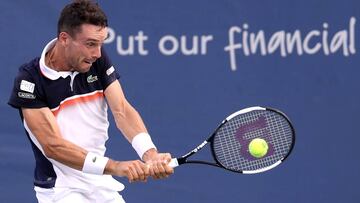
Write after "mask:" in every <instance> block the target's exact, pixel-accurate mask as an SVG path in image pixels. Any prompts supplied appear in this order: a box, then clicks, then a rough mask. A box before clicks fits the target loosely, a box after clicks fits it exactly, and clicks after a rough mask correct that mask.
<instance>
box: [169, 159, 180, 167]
mask: <svg viewBox="0 0 360 203" xmlns="http://www.w3.org/2000/svg"><path fill="white" fill-rule="evenodd" d="M168 166H170V167H172V168H175V167H177V166H179V162H178V160H177V158H173V159H171V161H170V162H169V164H168Z"/></svg>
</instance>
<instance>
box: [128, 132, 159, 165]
mask: <svg viewBox="0 0 360 203" xmlns="http://www.w3.org/2000/svg"><path fill="white" fill-rule="evenodd" d="M131 145H132V147H133V148H134V149H135V151H136V153H137V154H138V155H139V157H140V159H142V157H143V155H144V153H145V152H146V151H147V150H149V149H156V147H155V145H154V143H153V142H152V140H151V137H150V135H149V134H147V133H139V134H137V135H136V136H135V137H134V138H133V139H132V141H131Z"/></svg>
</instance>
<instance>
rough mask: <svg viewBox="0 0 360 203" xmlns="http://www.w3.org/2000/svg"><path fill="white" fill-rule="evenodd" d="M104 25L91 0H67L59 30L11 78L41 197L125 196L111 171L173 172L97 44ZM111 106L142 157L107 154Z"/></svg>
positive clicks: (132, 175) (137, 175) (136, 176)
mask: <svg viewBox="0 0 360 203" xmlns="http://www.w3.org/2000/svg"><path fill="white" fill-rule="evenodd" d="M107 26H108V24H107V18H106V15H105V14H104V12H103V11H102V10H101V8H100V7H99V6H98V5H97V4H96V3H93V2H91V1H85V0H80V1H79V0H78V1H74V2H72V3H70V4H69V5H67V6H66V7H65V8H64V9H63V10H62V12H61V15H60V18H59V21H58V33H57V38H56V39H53V40H52V41H50V42H49V43H48V44H47V45H46V46H45V48H44V49H43V51H42V53H41V56H40V57H37V58H35V59H33V60H32V61H30V62H29V63H26V64H24V65H23V66H21V67H20V69H19V73H18V75H17V77H16V79H15V82H14V87H13V91H12V94H11V97H10V100H9V104H10V105H11V106H13V107H15V108H18V109H19V112H20V116H21V119H22V121H23V125H24V127H25V130H26V134H27V136H28V138H29V140H30V143H31V146H32V149H33V153H34V156H35V160H36V167H35V173H34V175H35V177H34V185H35V186H34V189H35V191H36V197H37V199H38V202H40V203H45V202H46V203H49V202H57V203H63V202H66V203H67V202H69V203H70V202H71V203H74V202H77V203H82V202H109V203H110V202H124V200H123V198H122V196H121V195H120V194H119V192H120V191H122V190H123V189H124V185H123V184H121V183H120V182H118V181H117V180H115V179H114V178H113V177H112V175H113V176H120V177H126V178H127V179H128V180H129V181H130V182H136V181H146V180H147V178H148V177H149V176H152V177H153V178H155V179H160V178H166V177H168V176H169V175H170V174H172V173H173V169H172V168H171V167H169V166H168V162H169V161H170V160H171V155H170V154H169V153H159V152H158V151H157V149H156V147H155V145H154V143H153V142H152V140H151V137H150V135H149V134H148V132H147V130H146V127H145V125H144V123H143V121H142V119H141V117H140V115H139V114H138V113H137V111H136V110H135V109H134V108H133V107H132V106H131V105H130V104H129V102H128V101H127V100H126V98H125V96H124V93H123V91H122V89H121V86H120V83H119V81H118V79H119V74H118V73H117V71H116V70H115V68H114V66H113V64H112V63H111V62H110V60H109V58H108V56H107V55H106V52H105V50H104V49H103V48H102V45H103V42H104V40H105V39H106V37H107V34H108V33H107ZM108 106H109V107H110V109H111V112H112V114H113V116H114V118H115V122H116V126H117V127H118V129H119V130H120V131H121V132H122V134H123V135H124V136H125V137H126V138H127V140H128V141H129V142H130V143H131V144H132V146H133V148H134V149H135V151H136V152H137V154H138V155H139V157H140V159H141V160H130V161H116V160H112V159H110V158H108V157H105V156H104V154H105V150H106V147H105V142H106V141H107V139H108V127H109V121H108V115H107V109H108Z"/></svg>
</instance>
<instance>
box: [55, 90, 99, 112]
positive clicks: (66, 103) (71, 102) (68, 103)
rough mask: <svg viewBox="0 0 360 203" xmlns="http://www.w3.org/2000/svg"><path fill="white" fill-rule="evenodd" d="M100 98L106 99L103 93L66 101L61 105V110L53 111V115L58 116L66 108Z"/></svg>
mask: <svg viewBox="0 0 360 203" xmlns="http://www.w3.org/2000/svg"><path fill="white" fill-rule="evenodd" d="M100 97H104V93H103V92H96V93H95V94H91V95H85V96H80V97H76V98H74V99H69V100H66V101H64V102H63V103H61V104H60V105H59V108H57V109H56V110H53V111H52V113H53V114H54V116H57V115H58V114H59V112H60V111H61V110H62V109H64V108H66V107H69V106H72V105H75V104H78V103H86V102H89V101H92V100H95V99H97V98H100Z"/></svg>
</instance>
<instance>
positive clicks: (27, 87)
mask: <svg viewBox="0 0 360 203" xmlns="http://www.w3.org/2000/svg"><path fill="white" fill-rule="evenodd" d="M34 88H35V84H34V83H32V82H29V81H26V80H21V83H20V90H22V91H25V92H30V93H34Z"/></svg>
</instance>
